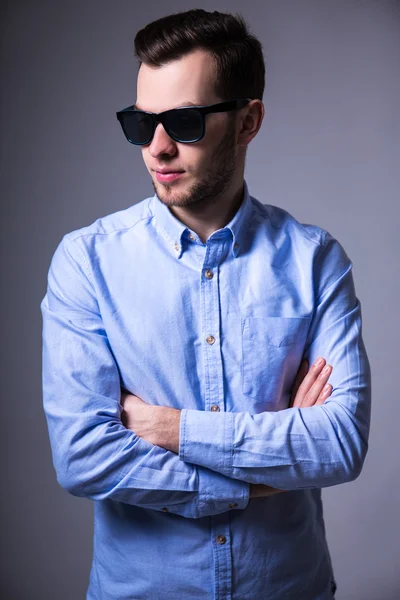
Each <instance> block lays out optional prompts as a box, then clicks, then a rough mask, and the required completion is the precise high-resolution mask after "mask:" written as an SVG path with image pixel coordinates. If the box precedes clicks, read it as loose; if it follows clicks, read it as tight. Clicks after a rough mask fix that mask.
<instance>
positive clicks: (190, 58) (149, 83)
mask: <svg viewBox="0 0 400 600" xmlns="http://www.w3.org/2000/svg"><path fill="white" fill-rule="evenodd" d="M218 100H219V98H218V97H217V96H216V94H215V91H214V61H213V60H212V57H211V55H210V54H209V53H208V52H206V51H204V50H196V52H192V53H190V54H188V55H186V56H184V57H182V58H180V59H178V60H173V61H171V62H169V63H167V64H165V65H163V66H161V67H151V66H149V65H146V64H144V63H142V65H141V67H140V69H139V73H138V79H137V99H136V103H135V104H136V105H137V106H138V107H139V108H141V109H143V110H147V111H150V112H162V111H164V110H168V109H170V108H175V107H178V106H187V105H188V104H194V105H199V104H212V103H213V102H218Z"/></svg>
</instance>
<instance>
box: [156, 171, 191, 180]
mask: <svg viewBox="0 0 400 600" xmlns="http://www.w3.org/2000/svg"><path fill="white" fill-rule="evenodd" d="M183 174H184V171H156V177H157V179H158V181H160V182H161V183H162V182H164V183H165V182H169V181H174V180H175V179H179V177H182V175H183Z"/></svg>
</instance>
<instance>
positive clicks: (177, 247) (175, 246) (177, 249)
mask: <svg viewBox="0 0 400 600" xmlns="http://www.w3.org/2000/svg"><path fill="white" fill-rule="evenodd" d="M174 248H175V250H176V251H177V252H179V244H178V242H175V244H174Z"/></svg>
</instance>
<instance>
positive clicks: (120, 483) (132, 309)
mask: <svg viewBox="0 0 400 600" xmlns="http://www.w3.org/2000/svg"><path fill="white" fill-rule="evenodd" d="M351 268H352V263H351V262H350V260H349V258H348V257H347V255H346V253H345V251H344V250H343V248H342V246H341V245H340V244H339V243H338V242H337V241H336V240H335V239H334V238H333V237H332V236H331V235H330V234H329V233H328V232H326V231H324V230H322V229H320V228H319V227H316V226H312V225H304V224H300V223H299V222H298V221H297V220H296V219H295V218H293V217H292V216H291V215H290V214H289V213H288V212H286V211H285V210H283V209H281V208H278V207H275V206H272V205H267V204H263V203H261V202H260V201H259V200H257V199H256V198H254V197H252V196H250V195H249V191H248V186H247V183H246V181H244V193H243V200H242V203H241V205H240V208H239V209H238V211H237V212H236V214H235V216H234V217H233V218H232V220H231V221H230V223H228V224H227V225H226V226H225V227H223V228H221V229H218V230H217V231H215V232H214V233H213V234H212V235H210V236H209V238H208V239H207V241H206V243H203V242H202V241H201V240H200V239H199V237H198V235H197V234H196V233H195V232H193V231H191V230H190V229H188V228H187V227H186V226H185V225H184V224H183V223H181V222H180V221H179V220H178V219H177V218H176V217H175V216H174V215H173V214H172V213H171V212H170V210H169V209H168V207H167V206H165V205H164V204H162V202H161V201H160V200H159V199H158V197H157V196H156V195H154V196H153V197H149V198H146V199H145V200H142V201H140V202H139V203H137V204H135V205H132V206H130V207H129V208H127V209H125V210H120V211H118V212H115V213H113V214H110V215H108V216H105V217H103V218H100V219H98V220H96V221H95V222H94V223H93V224H91V225H89V226H87V227H82V228H81V229H78V230H76V231H73V232H70V233H67V234H66V235H65V236H64V237H63V238H62V240H61V241H60V243H59V245H58V247H57V249H56V250H55V253H54V255H53V257H52V261H51V265H50V269H49V273H48V287H47V293H46V295H45V296H44V298H43V300H42V303H41V310H42V316H43V402H44V410H45V414H46V418H47V422H48V429H49V436H50V442H51V448H52V453H53V461H54V466H55V470H56V473H57V479H58V482H59V483H60V484H61V486H63V487H64V488H65V489H67V490H68V491H69V492H70V493H71V494H74V495H76V496H82V497H86V498H90V499H92V500H93V501H94V508H95V522H94V551H93V562H92V569H91V573H90V583H89V586H88V591H87V599H88V600H111V599H112V600H125V599H128V598H129V599H134V600H158V599H159V600H177V599H178V598H184V599H185V600H239V599H240V600H264V599H271V600H278V599H279V600H281V599H283V598H285V599H290V600H291V599H293V600H302V599H304V600H325V599H328V598H332V597H333V590H334V588H335V581H334V574H333V569H332V564H331V560H330V554H329V549H328V546H327V541H326V536H325V528H324V519H323V510H322V503H321V488H323V487H327V486H332V485H337V484H340V483H344V482H348V481H351V480H353V479H355V478H356V477H357V476H358V475H359V473H360V471H361V468H362V465H363V461H364V458H365V455H366V452H367V446H368V433H369V422H370V370H369V363H368V359H367V355H366V352H365V348H364V344H363V340H362V333H361V312H360V303H359V301H358V299H357V297H356V295H355V291H354V285H353V278H352V272H351ZM303 356H304V357H306V358H308V360H309V361H310V365H311V364H312V362H314V360H315V359H316V358H317V357H318V356H323V357H324V358H325V359H326V360H327V362H328V363H329V364H331V365H332V366H333V372H332V375H331V377H330V383H332V385H333V391H332V394H331V396H330V397H329V398H328V399H327V400H326V401H325V403H324V404H323V405H320V406H318V405H317V406H313V407H311V408H289V402H290V392H291V388H292V385H293V382H294V378H295V375H296V372H297V370H298V368H299V365H300V362H301V359H302V357H303ZM122 387H123V388H125V389H126V390H128V391H129V392H131V393H133V394H135V395H137V396H139V397H140V398H142V399H143V400H145V401H146V402H148V403H150V404H153V405H164V406H172V407H175V408H178V409H181V422H180V446H179V454H176V453H174V452H171V451H169V450H165V449H163V448H160V447H159V446H155V445H153V444H151V443H150V442H148V441H145V440H144V439H143V438H140V437H138V436H137V435H136V434H135V433H134V432H133V431H130V430H127V429H125V427H124V426H123V425H122V423H121V411H122V408H121V405H120V396H121V388H122ZM249 483H262V484H267V485H270V486H273V487H276V488H280V489H284V490H290V491H289V492H287V493H284V494H277V495H275V496H271V497H269V498H254V499H253V498H252V499H249Z"/></svg>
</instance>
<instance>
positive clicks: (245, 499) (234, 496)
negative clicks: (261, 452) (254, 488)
mask: <svg viewBox="0 0 400 600" xmlns="http://www.w3.org/2000/svg"><path fill="white" fill-rule="evenodd" d="M197 472H198V476H199V489H198V496H197V507H198V517H203V516H211V515H219V514H221V513H223V512H226V511H228V510H231V509H244V508H246V506H247V504H248V503H249V498H250V484H249V483H247V482H246V481H240V480H239V479H231V478H230V477H226V476H225V475H221V474H220V473H217V472H216V471H211V470H210V469H205V468H203V467H198V470H197Z"/></svg>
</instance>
